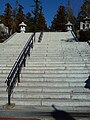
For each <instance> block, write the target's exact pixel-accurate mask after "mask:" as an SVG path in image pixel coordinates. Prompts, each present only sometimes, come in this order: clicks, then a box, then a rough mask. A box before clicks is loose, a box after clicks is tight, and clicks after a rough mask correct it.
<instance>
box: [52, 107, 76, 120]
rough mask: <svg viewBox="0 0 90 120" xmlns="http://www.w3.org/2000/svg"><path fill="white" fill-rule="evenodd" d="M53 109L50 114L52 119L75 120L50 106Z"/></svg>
mask: <svg viewBox="0 0 90 120" xmlns="http://www.w3.org/2000/svg"><path fill="white" fill-rule="evenodd" d="M52 107H53V108H54V111H53V112H52V113H51V115H52V117H53V118H54V119H55V120H75V118H73V117H72V116H71V115H70V114H69V113H67V112H65V111H63V110H58V109H57V108H56V107H55V106H54V105H52Z"/></svg>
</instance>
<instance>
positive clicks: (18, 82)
mask: <svg viewBox="0 0 90 120" xmlns="http://www.w3.org/2000/svg"><path fill="white" fill-rule="evenodd" d="M17 75H18V76H17V77H18V83H20V70H18V73H17Z"/></svg>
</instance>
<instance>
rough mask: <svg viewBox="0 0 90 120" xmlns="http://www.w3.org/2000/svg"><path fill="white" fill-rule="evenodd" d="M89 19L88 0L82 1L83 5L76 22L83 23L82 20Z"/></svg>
mask: <svg viewBox="0 0 90 120" xmlns="http://www.w3.org/2000/svg"><path fill="white" fill-rule="evenodd" d="M86 16H87V17H90V0H83V5H82V6H81V8H80V11H79V13H78V17H77V18H78V20H79V21H83V18H85V17H86Z"/></svg>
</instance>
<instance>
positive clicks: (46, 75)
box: [1, 73, 89, 78]
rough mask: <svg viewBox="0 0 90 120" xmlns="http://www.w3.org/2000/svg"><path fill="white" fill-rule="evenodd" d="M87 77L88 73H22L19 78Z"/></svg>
mask: <svg viewBox="0 0 90 120" xmlns="http://www.w3.org/2000/svg"><path fill="white" fill-rule="evenodd" d="M1 76H2V77H4V76H5V75H4V74H3V75H2V74H1ZM88 76H89V73H73V74H72V73H42V74H41V73H29V74H27V73H26V74H25V73H23V74H21V77H24V78H25V77H26V78H28V77H29V78H30V77H33V78H34V77H35V78H36V77H42V78H45V77H46V78H47V77H50V78H58V77H69V78H70V77H76V78H77V77H80V78H83V77H85V78H87V77H88Z"/></svg>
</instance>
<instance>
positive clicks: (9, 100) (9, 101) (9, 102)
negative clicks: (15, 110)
mask: <svg viewBox="0 0 90 120" xmlns="http://www.w3.org/2000/svg"><path fill="white" fill-rule="evenodd" d="M10 97H11V95H10V91H9V88H8V105H11V99H10Z"/></svg>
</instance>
